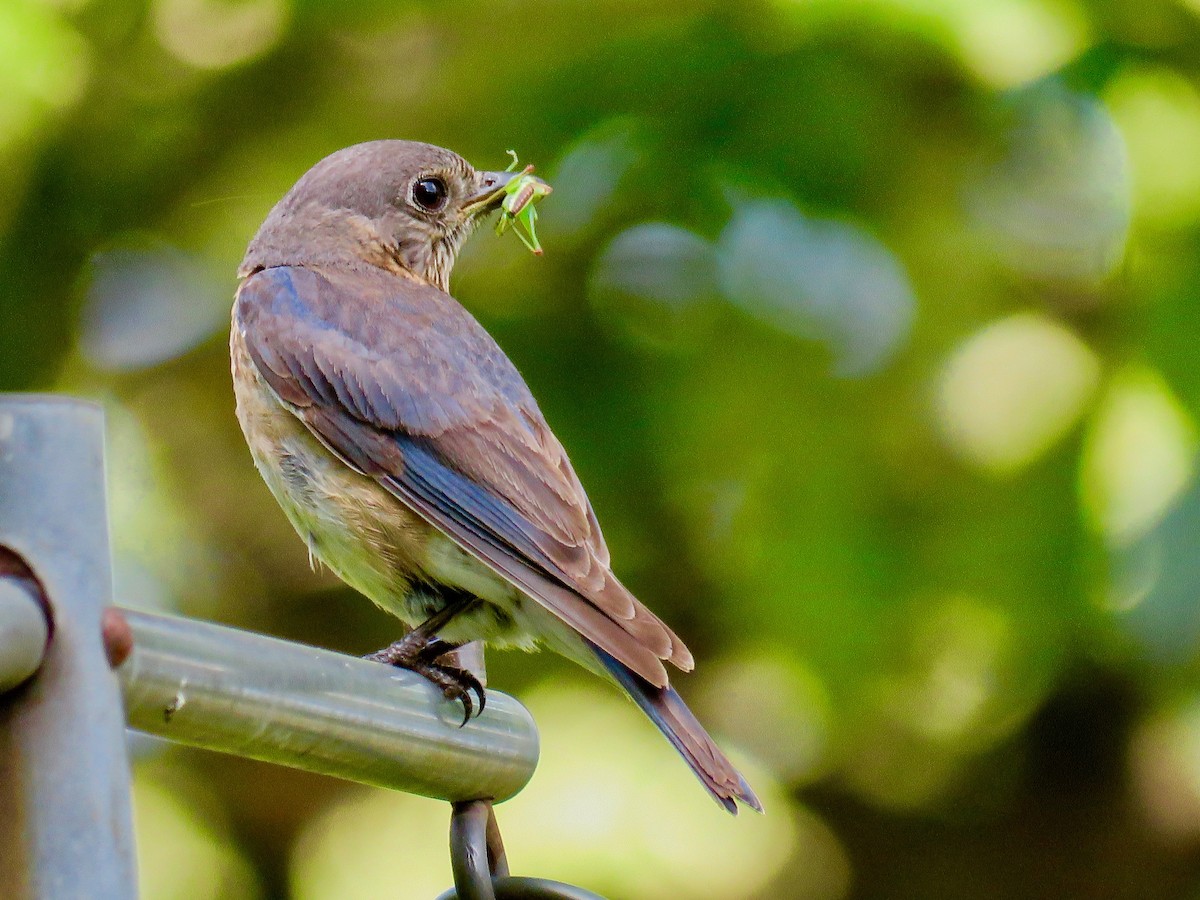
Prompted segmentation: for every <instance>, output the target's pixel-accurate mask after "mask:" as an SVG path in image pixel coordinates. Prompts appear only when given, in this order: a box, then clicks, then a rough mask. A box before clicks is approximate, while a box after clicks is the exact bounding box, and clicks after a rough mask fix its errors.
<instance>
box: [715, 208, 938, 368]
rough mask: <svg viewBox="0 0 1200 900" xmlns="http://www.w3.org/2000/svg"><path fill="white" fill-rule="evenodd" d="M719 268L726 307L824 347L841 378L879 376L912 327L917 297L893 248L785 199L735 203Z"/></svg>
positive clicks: (720, 244) (721, 243)
mask: <svg viewBox="0 0 1200 900" xmlns="http://www.w3.org/2000/svg"><path fill="white" fill-rule="evenodd" d="M718 263H719V266H720V274H721V285H722V288H723V289H724V292H725V296H726V297H727V298H728V299H729V300H731V301H732V302H733V303H735V304H737V305H738V306H740V307H742V308H743V309H745V310H746V311H748V312H750V313H752V314H754V315H756V316H758V317H760V318H762V319H763V320H765V321H767V322H769V323H771V324H772V325H774V326H776V327H777V328H780V329H782V330H783V331H786V332H789V333H791V334H793V335H795V336H797V337H801V338H810V339H815V340H820V341H822V342H823V343H825V344H827V345H828V346H829V348H830V350H831V351H832V353H833V356H834V358H835V360H836V365H835V369H836V372H837V374H839V375H843V376H861V375H866V374H868V373H870V372H874V371H877V370H878V369H880V368H881V367H882V366H884V365H885V364H886V363H887V362H888V361H890V360H891V358H892V357H893V356H894V355H895V354H896V353H897V352H898V351H899V349H900V348H901V347H902V346H903V344H904V342H905V341H906V340H907V338H908V334H909V330H910V328H911V327H912V320H913V317H914V314H915V306H916V299H915V298H914V296H913V292H912V288H911V286H910V285H909V282H908V276H907V275H906V274H905V272H904V269H903V268H902V267H901V265H900V263H899V261H898V260H897V259H896V257H895V256H893V255H892V253H891V251H890V250H888V249H887V247H885V246H884V245H883V244H882V243H880V242H879V241H878V240H876V239H875V238H874V237H872V236H871V235H870V234H868V233H867V232H866V231H864V230H863V229H862V228H860V227H858V226H857V225H854V224H851V223H849V222H841V221H833V220H828V219H815V218H809V217H807V216H804V215H802V214H801V213H800V211H799V210H798V209H796V207H795V206H793V205H792V204H791V203H789V202H787V201H786V200H756V201H750V202H745V203H740V204H739V205H738V206H737V208H736V210H735V212H734V215H733V218H732V219H731V220H730V222H729V224H728V225H727V226H726V227H725V229H724V231H722V233H721V237H720V240H719V242H718Z"/></svg>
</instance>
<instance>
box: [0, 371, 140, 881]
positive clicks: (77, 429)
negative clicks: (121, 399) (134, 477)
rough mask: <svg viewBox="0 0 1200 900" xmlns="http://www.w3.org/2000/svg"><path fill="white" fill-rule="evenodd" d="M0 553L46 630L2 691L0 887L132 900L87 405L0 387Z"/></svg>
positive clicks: (124, 774) (92, 410) (103, 520)
mask: <svg viewBox="0 0 1200 900" xmlns="http://www.w3.org/2000/svg"><path fill="white" fill-rule="evenodd" d="M0 557H2V559H0V563H3V564H2V565H0V571H3V572H4V573H5V577H6V578H11V577H13V576H14V574H15V575H16V577H18V578H19V579H20V580H21V581H22V583H24V584H25V585H27V586H28V585H31V584H32V585H36V586H37V588H38V589H39V593H40V595H41V596H40V597H39V599H40V601H41V602H43V603H44V604H45V605H46V607H48V611H49V613H50V622H51V629H52V637H51V639H50V643H49V645H48V646H46V653H45V659H44V660H43V662H42V665H41V668H40V670H39V671H38V673H37V676H36V677H34V678H32V679H30V680H29V681H28V682H26V683H25V684H23V685H22V686H21V687H19V688H17V689H16V690H12V691H9V692H7V693H5V694H2V695H0V810H2V811H3V815H0V897H4V898H6V900H8V898H12V900H25V898H37V900H67V898H78V897H82V896H88V897H104V898H106V900H109V898H111V900H131V898H133V897H135V896H136V892H137V891H136V880H135V864H134V852H133V825H132V822H131V813H130V792H129V763H128V759H127V754H126V748H125V728H124V725H125V723H124V717H123V715H122V712H121V699H120V694H119V692H118V688H117V681H116V678H115V677H114V676H113V674H112V672H111V670H110V669H109V666H108V662H107V660H106V659H105V655H104V648H103V646H102V642H101V638H100V616H101V610H103V609H104V607H105V606H107V605H108V604H109V602H110V597H109V594H110V590H111V584H112V576H111V572H110V568H109V550H108V523H107V515H106V508H105V498H104V418H103V414H102V412H101V410H100V408H99V407H98V406H96V405H95V404H91V403H84V402H81V401H78V400H70V399H67V398H64V397H47V396H41V397H34V396H19V395H17V396H4V397H0ZM35 643H36V642H35ZM43 643H44V642H43Z"/></svg>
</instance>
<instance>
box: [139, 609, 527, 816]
mask: <svg viewBox="0 0 1200 900" xmlns="http://www.w3.org/2000/svg"><path fill="white" fill-rule="evenodd" d="M122 612H123V615H124V617H125V618H126V620H127V622H128V625H129V628H130V630H131V631H132V639H133V649H132V652H131V653H130V654H129V656H128V658H127V659H126V660H125V661H124V662H123V663H122V664H121V665H120V667H119V668H118V670H117V672H118V675H119V676H120V679H121V687H122V690H123V692H124V695H125V708H126V714H127V716H128V721H129V724H130V725H132V726H133V727H134V728H137V729H140V730H142V731H146V732H149V733H151V734H155V735H158V736H160V737H164V738H169V739H170V740H173V741H178V742H180V743H184V744H190V745H192V746H195V747H204V748H207V749H210V750H220V751H224V752H226V753H235V754H237V755H239V756H247V757H250V758H252V759H261V760H265V761H268V762H274V763H279V764H282V765H286V766H292V767H294V768H298V769H305V770H307V771H310V772H322V773H324V774H327V775H335V776H337V777H339V778H346V779H349V780H351V781H358V782H362V783H364V784H371V785H378V786H380V787H387V788H393V789H395V790H401V791H407V792H409V793H413V794H422V795H424V796H426V797H434V798H437V799H441V800H449V801H458V800H472V799H476V798H483V797H486V798H492V799H495V800H497V801H500V800H505V799H507V798H509V797H511V796H513V795H514V794H515V793H517V791H519V790H520V789H521V788H522V787H524V786H525V784H526V782H528V781H529V779H530V778H531V777H532V776H533V771H534V769H535V768H536V766H537V759H538V737H537V729H536V728H535V726H534V723H533V719H532V717H531V716H530V715H529V713H528V711H527V710H526V709H525V708H524V707H523V706H521V705H520V704H519V703H518V702H517V701H516V700H513V699H512V698H511V697H508V696H505V695H504V694H501V693H499V692H497V691H489V692H488V695H487V708H486V709H485V710H484V712H483V714H482V715H481V716H479V717H477V718H472V719H471V720H470V722H468V723H467V724H466V725H465V726H463V727H459V726H460V724H461V722H462V707H461V706H460V705H459V703H458V702H451V701H447V700H446V699H445V698H443V696H442V694H441V692H440V691H439V690H438V689H437V688H435V687H434V686H433V685H431V684H430V683H429V682H428V681H426V680H425V679H424V678H422V677H421V676H420V675H416V674H414V673H412V672H408V671H404V670H400V669H393V668H390V667H388V666H384V665H381V664H380V663H377V662H368V661H367V660H362V659H357V658H355V657H350V656H344V655H342V654H339V653H333V652H331V651H328V650H319V649H316V648H313V647H306V646H304V645H302V644H294V643H290V642H288V641H282V640H278V639H276V638H271V637H266V636H264V635H258V634H251V633H249V632H245V631H239V630H237V629H234V628H228V627H225V626H221V625H214V624H212V623H209V622H200V621H196V620H194V619H181V618H175V617H170V616H160V615H148V614H146V613H136V612H132V611H128V610H125V611H122Z"/></svg>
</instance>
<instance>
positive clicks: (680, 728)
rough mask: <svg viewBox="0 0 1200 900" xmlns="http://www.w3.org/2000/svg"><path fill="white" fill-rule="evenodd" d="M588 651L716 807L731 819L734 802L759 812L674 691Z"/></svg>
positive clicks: (750, 794)
mask: <svg viewBox="0 0 1200 900" xmlns="http://www.w3.org/2000/svg"><path fill="white" fill-rule="evenodd" d="M591 647H592V652H593V653H595V654H596V657H597V658H598V659H599V660H600V662H601V663H602V664H603V666H604V668H605V669H607V670H608V672H609V673H610V674H611V675H612V676H613V678H615V679H616V680H617V683H618V684H619V685H621V687H623V688H624V689H625V690H626V691H627V692H628V693H629V696H631V697H632V698H633V701H634V702H635V703H636V704H637V705H638V706H640V707H641V708H642V712H644V713H645V714H646V715H647V716H649V717H650V721H651V722H653V723H654V724H655V725H657V726H658V729H659V731H661V732H662V733H663V734H664V735H666V737H667V740H668V741H670V742H671V745H672V746H673V747H674V748H675V749H676V750H678V751H679V755H680V756H682V757H683V758H684V761H685V762H686V763H687V764H688V765H689V766H690V767H691V769H692V771H693V772H695V773H696V777H697V778H699V779H700V782H701V784H703V785H704V787H705V788H707V790H708V792H709V793H710V794H712V795H713V797H714V798H715V799H716V801H717V802H718V803H720V804H721V805H722V806H724V807H725V808H726V809H727V810H729V811H730V812H731V813H733V814H734V815H737V802H736V801H737V800H741V801H742V802H743V803H745V804H746V805H747V806H749V807H750V808H751V809H755V810H758V811H759V812H762V803H761V802H759V799H758V797H757V796H755V794H754V791H753V790H752V789H751V787H750V785H749V784H747V783H746V779H745V778H743V777H742V774H741V773H740V772H739V771H738V770H737V769H735V768H734V767H733V763H731V762H730V761H729V760H728V759H727V758H726V756H725V754H724V753H722V752H721V749H720V748H719V747H718V746H717V745H716V744H715V743H713V739H712V738H711V737H709V736H708V732H707V731H705V730H704V726H703V725H701V724H700V722H699V721H698V720H697V719H696V717H695V716H694V715H692V711H691V710H690V709H688V708H687V704H686V703H684V702H683V698H682V697H680V696H679V694H678V692H677V691H676V690H675V689H674V688H672V687H665V688H660V687H655V686H654V685H652V684H651V683H650V682H648V681H646V679H644V678H642V677H641V676H640V675H638V674H637V673H635V672H633V671H631V670H630V669H629V668H628V667H627V666H625V665H624V664H623V663H620V662H618V661H617V660H616V659H614V658H613V657H612V656H611V655H609V654H608V653H605V652H604V651H603V650H601V649H600V648H599V647H597V646H595V645H594V644H593V645H591Z"/></svg>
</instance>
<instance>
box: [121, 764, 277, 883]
mask: <svg viewBox="0 0 1200 900" xmlns="http://www.w3.org/2000/svg"><path fill="white" fill-rule="evenodd" d="M182 776H183V773H182V772H180V771H179V770H177V769H173V770H172V772H171V780H170V783H169V784H168V783H166V782H164V781H161V780H159V779H158V778H157V777H156V776H154V775H151V774H149V773H148V772H147V771H146V770H145V769H144V768H140V767H139V768H137V769H135V771H134V780H133V817H134V828H135V831H136V833H137V842H136V843H137V863H138V888H139V892H138V896H140V897H141V898H142V900H255V898H258V897H261V896H262V890H261V888H260V886H259V883H258V878H257V876H256V875H255V873H254V870H253V869H252V868H251V866H250V864H249V862H248V861H247V860H246V859H245V857H243V856H242V855H241V852H240V851H239V850H238V847H237V844H236V842H235V840H234V838H233V835H232V834H231V833H229V829H228V828H223V827H221V824H220V823H215V822H212V821H206V820H205V819H204V818H203V817H202V816H201V815H200V814H199V813H198V812H197V810H195V809H194V808H192V807H190V806H189V805H188V804H187V803H186V802H185V801H184V799H182V798H183V797H184V796H186V795H185V794H181V792H180V790H179V788H180V786H181V784H182V783H183V782H184V781H185V779H184V778H183V777H182Z"/></svg>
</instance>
